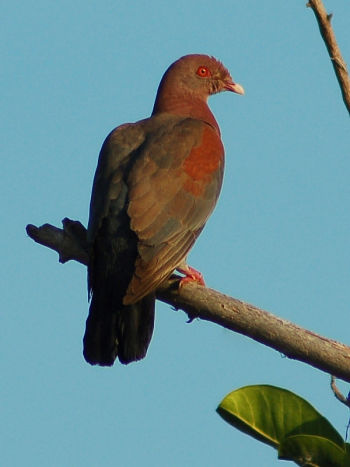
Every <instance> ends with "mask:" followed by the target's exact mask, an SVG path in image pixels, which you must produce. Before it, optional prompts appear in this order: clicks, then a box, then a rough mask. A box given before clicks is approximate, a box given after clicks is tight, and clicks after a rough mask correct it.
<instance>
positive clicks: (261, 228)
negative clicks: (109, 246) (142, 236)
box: [0, 0, 350, 467]
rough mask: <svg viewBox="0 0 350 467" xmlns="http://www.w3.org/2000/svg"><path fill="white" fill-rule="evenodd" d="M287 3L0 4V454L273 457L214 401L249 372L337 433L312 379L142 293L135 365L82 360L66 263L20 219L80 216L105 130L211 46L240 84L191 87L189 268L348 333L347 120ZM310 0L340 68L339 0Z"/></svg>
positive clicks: (345, 337) (308, 27)
mask: <svg viewBox="0 0 350 467" xmlns="http://www.w3.org/2000/svg"><path fill="white" fill-rule="evenodd" d="M305 3H306V1H298V2H296V1H289V2H281V1H279V2H276V1H264V2H261V1H258V0H249V1H240V2H238V1H233V0H230V1H228V0H227V1H220V0H219V1H217V2H212V1H211V2H209V1H202V2H196V1H194V0H178V1H176V2H166V1H165V2H164V1H159V0H158V1H153V2H152V1H148V2H142V1H137V0H134V1H117V0H114V1H112V0H101V1H99V2H87V1H82V0H76V1H74V2H72V1H66V0H62V1H60V2H57V1H51V0H45V1H42V0H38V1H36V2H33V1H26V2H20V1H18V0H13V1H11V2H3V5H2V27H1V32H0V34H1V36H2V37H1V41H0V48H1V57H2V58H1V64H2V66H1V70H0V79H1V90H2V92H1V131H2V137H1V146H2V151H1V153H2V156H1V157H2V171H1V178H2V180H1V185H0V186H1V188H0V190H1V197H0V199H1V213H2V229H1V230H2V242H1V250H2V251H1V263H2V267H1V274H2V279H1V289H2V290H1V299H2V307H1V331H0V333H1V334H0V338H1V341H0V342H1V344H0V345H1V360H0V361H1V363H0V365H1V380H2V382H1V386H0V405H1V426H0V431H1V432H2V433H0V437H1V439H2V447H1V453H0V457H2V458H3V460H2V461H1V464H2V465H4V466H29V467H30V466H36V467H37V466H53V467H56V466H57V467H60V466H72V467H80V466H84V467H85V466H87V467H95V466H105V467H112V466H131V467H133V466H139V465H143V466H145V467H146V466H185V467H187V466H191V467H192V466H195V467H197V466H198V467H199V466H256V465H259V466H260V467H271V466H273V465H279V463H281V465H283V463H282V462H280V461H278V460H277V457H276V452H275V451H274V450H273V449H272V448H270V447H267V446H265V445H262V444H260V443H258V442H256V441H255V440H253V439H251V438H249V437H248V436H246V435H244V434H242V433H240V432H238V431H236V430H234V429H233V428H231V427H230V426H229V425H227V424H226V423H225V422H224V421H222V420H221V419H220V418H219V416H218V415H217V414H216V413H215V409H216V406H217V404H218V403H219V402H220V400H221V399H222V398H223V397H224V396H225V395H226V394H227V393H228V392H230V391H231V390H233V389H236V388H238V387H241V386H245V385H248V384H259V383H268V384H274V385H277V386H282V387H285V388H288V389H290V390H292V391H295V392H297V393H298V394H300V395H301V396H303V397H305V398H307V399H308V400H309V401H310V402H311V403H312V404H313V405H314V406H315V407H316V408H317V409H319V410H320V411H321V412H322V413H323V414H324V415H325V416H326V417H328V418H329V419H330V420H331V422H332V423H333V424H334V425H335V427H336V428H337V429H338V430H339V431H340V433H341V434H342V435H344V434H345V427H346V424H347V421H348V416H349V414H348V411H347V410H346V409H344V408H343V407H341V406H340V404H339V403H338V402H337V401H336V400H335V398H334V397H333V395H332V393H331V392H330V389H329V377H328V375H326V374H324V373H322V372H320V371H318V370H315V369H313V368H311V367H309V366H307V365H305V364H302V363H299V362H295V361H291V360H288V359H287V358H283V356H282V355H280V354H279V353H277V352H276V351H274V350H271V349H270V348H267V347H264V346H262V345H261V344H258V343H256V342H254V341H252V340H250V339H248V338H246V337H243V336H241V335H238V334H235V333H231V332H229V331H226V330H224V329H222V328H220V327H218V326H216V325H214V324H210V323H205V322H201V321H199V320H196V321H194V322H193V323H191V324H186V318H187V317H186V315H185V314H184V313H183V312H181V311H178V312H175V311H173V310H171V309H170V308H169V307H168V306H166V305H164V304H162V303H158V305H157V318H156V327H155V332H154V337H153V341H152V343H151V346H150V349H149V352H148V355H147V358H146V359H145V360H143V361H141V362H139V363H136V364H131V365H129V366H126V367H125V366H122V365H120V364H119V363H116V364H115V366H114V367H112V368H96V367H91V366H89V365H88V364H87V363H85V361H84V359H83V356H82V336H83V332H84V328H85V319H86V316H87V311H88V303H87V292H86V270H85V268H84V267H83V266H81V265H79V264H77V263H72V262H71V263H68V264H66V265H61V264H59V263H58V261H57V255H56V253H54V252H52V251H51V250H49V249H47V248H44V247H41V246H39V245H37V244H35V243H34V242H33V241H32V240H30V239H29V238H28V237H27V236H26V233H25V226H26V224H28V223H34V224H36V225H41V224H43V223H45V222H49V223H51V224H53V225H58V226H59V225H60V221H61V220H62V219H63V218H64V217H66V216H68V217H70V218H72V219H78V220H80V221H82V222H83V223H84V224H86V222H87V217H88V207H89V201H90V192H91V185H92V179H93V175H94V171H95V167H96V163H97V157H98V152H99V149H100V147H101V144H102V142H103V140H104V138H105V136H106V135H107V134H108V132H109V131H110V130H111V129H112V128H113V127H115V126H117V125H119V124H121V123H124V122H132V121H136V120H139V119H141V118H145V117H147V116H148V115H149V114H150V112H151V110H152V106H153V101H154V97H155V93H156V89H157V86H158V84H159V81H160V78H161V76H162V74H163V72H164V71H165V69H166V68H167V67H168V65H169V64H170V63H172V62H173V61H174V60H175V59H177V58H179V57H180V56H182V55H185V54H187V53H206V54H210V55H214V56H215V57H217V58H219V59H220V60H222V61H223V62H224V64H225V65H226V66H227V67H228V68H229V69H230V71H231V73H232V75H233V77H234V78H235V80H236V81H237V82H239V83H241V84H242V85H243V86H244V88H245V90H246V95H245V96H244V97H242V96H237V95H233V94H231V93H223V94H222V95H219V96H214V97H212V98H211V101H210V104H211V108H212V110H213V112H214V114H215V116H216V117H217V120H218V122H219V124H220V126H221V130H222V137H223V140H224V144H225V148H226V157H227V159H226V160H227V162H226V172H225V181H224V186H223V190H222V193H221V197H220V200H219V203H218V206H217V208H216V210H215V213H214V214H213V216H212V217H211V219H210V221H209V222H208V224H207V226H206V229H205V230H204V232H203V234H202V235H201V237H200V239H199V240H198V242H197V244H196V245H195V247H194V249H193V251H192V253H191V255H190V264H191V265H192V266H194V267H196V268H198V269H199V270H201V271H202V273H203V274H204V276H205V278H206V282H207V284H208V286H210V287H213V288H215V289H218V290H220V291H222V292H224V293H227V294H229V295H232V296H234V297H236V298H240V299H243V300H245V301H247V302H250V303H252V304H255V305H256V306H259V307H262V308H265V309H267V310H269V311H271V312H272V313H274V314H276V315H279V316H281V317H283V318H286V319H289V320H291V321H293V322H296V323H297V324H299V325H301V326H304V327H306V328H308V329H311V330H313V331H315V332H318V333H320V334H323V335H326V336H328V337H332V338H334V339H337V340H340V341H342V342H344V343H349V341H350V327H349V314H350V287H349V284H350V210H349V206H350V184H349V176H350V133H349V116H348V115H347V112H346V110H345V107H344V105H343V102H342V100H341V95H340V91H339V88H338V84H337V82H336V79H335V76H334V73H333V69H332V67H331V65H330V62H329V58H328V56H327V54H326V49H325V46H324V44H323V42H322V40H321V38H320V35H319V31H318V27H317V25H316V22H315V18H314V15H313V13H312V11H311V10H308V9H307V8H306V7H305ZM326 6H327V7H328V9H329V10H330V11H333V13H334V17H333V25H334V27H335V30H336V33H337V38H338V41H339V44H340V46H341V48H342V51H343V54H344V58H345V60H347V61H348V62H350V27H349V22H350V3H349V2H348V1H346V0H342V1H337V2H335V1H331V0H329V1H327V4H326ZM340 387H341V389H342V390H343V391H344V392H347V391H348V386H347V385H346V384H342V383H340Z"/></svg>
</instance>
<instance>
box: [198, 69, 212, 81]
mask: <svg viewBox="0 0 350 467" xmlns="http://www.w3.org/2000/svg"><path fill="white" fill-rule="evenodd" d="M196 73H197V75H198V76H200V77H201V78H208V77H209V76H211V73H210V71H209V69H208V68H207V67H206V66H200V67H199V68H198V70H197V71H196Z"/></svg>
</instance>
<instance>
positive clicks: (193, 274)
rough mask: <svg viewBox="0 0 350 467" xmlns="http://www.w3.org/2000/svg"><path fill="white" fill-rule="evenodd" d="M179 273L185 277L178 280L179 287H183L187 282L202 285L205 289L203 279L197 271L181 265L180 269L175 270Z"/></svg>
mask: <svg viewBox="0 0 350 467" xmlns="http://www.w3.org/2000/svg"><path fill="white" fill-rule="evenodd" d="M176 269H177V271H179V273H181V274H184V276H185V277H183V278H182V279H181V280H180V284H179V287H183V286H184V285H185V284H187V283H188V282H193V281H194V282H198V284H200V285H203V286H204V287H205V282H204V277H203V274H202V273H201V272H199V271H197V269H194V268H192V267H191V266H188V265H187V264H186V265H181V267H178V268H176Z"/></svg>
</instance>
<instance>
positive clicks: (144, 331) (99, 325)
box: [84, 294, 155, 366]
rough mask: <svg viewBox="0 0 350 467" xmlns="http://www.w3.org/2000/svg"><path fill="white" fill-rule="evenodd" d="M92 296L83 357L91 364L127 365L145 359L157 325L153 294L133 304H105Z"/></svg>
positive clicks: (100, 299)
mask: <svg viewBox="0 0 350 467" xmlns="http://www.w3.org/2000/svg"><path fill="white" fill-rule="evenodd" d="M98 295H99V294H93V295H92V299H91V304H90V312H89V316H88V319H87V321H86V330H85V335H84V357H85V360H86V361H87V362H88V363H90V364H91V365H102V366H111V365H113V363H114V361H115V359H116V358H117V357H118V358H119V360H120V361H121V362H122V363H124V364H126V363H130V362H133V361H135V360H140V359H141V358H143V357H145V355H146V353H147V349H148V346H149V343H150V341H151V338H152V333H153V326H154V305H155V297H154V294H151V295H148V296H146V297H144V298H143V299H142V300H140V301H139V302H137V303H135V304H132V305H127V306H126V305H122V304H120V305H117V306H114V307H113V308H112V309H111V304H110V303H109V304H108V303H105V302H106V297H103V296H102V297H101V296H100V297H99V296H98Z"/></svg>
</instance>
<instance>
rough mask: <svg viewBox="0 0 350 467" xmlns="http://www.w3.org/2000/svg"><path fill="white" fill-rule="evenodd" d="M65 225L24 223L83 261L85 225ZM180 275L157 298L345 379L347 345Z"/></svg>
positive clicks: (63, 255) (64, 256) (349, 358)
mask: <svg viewBox="0 0 350 467" xmlns="http://www.w3.org/2000/svg"><path fill="white" fill-rule="evenodd" d="M63 226H64V229H63V230H61V229H58V228H57V227H53V226H52V225H50V224H45V225H43V226H42V227H39V228H38V227H35V226H33V225H28V226H27V233H28V235H29V236H30V237H31V238H32V239H33V240H35V241H36V242H38V243H40V244H42V245H45V246H47V247H49V248H51V249H53V250H55V251H57V252H58V253H59V257H60V261H61V262H65V261H68V260H76V261H79V262H80V263H82V264H85V265H86V264H87V262H88V248H87V241H86V230H85V228H84V227H83V225H82V224H80V222H77V221H72V220H70V219H67V218H66V219H64V220H63ZM178 283H179V278H178V277H176V276H172V277H171V278H170V279H169V280H168V281H166V282H165V283H164V284H163V285H162V287H160V288H159V289H158V290H157V298H158V299H159V300H162V301H163V302H165V303H168V304H169V305H172V306H173V307H175V308H176V309H182V310H184V311H185V312H186V313H187V314H188V316H189V318H190V319H191V320H192V319H194V318H200V319H203V320H206V321H211V322H213V323H216V324H219V325H220V326H223V327H225V328H227V329H230V330H232V331H236V332H239V333H241V334H244V335H245V336H248V337H251V338H252V339H254V340H256V341H258V342H261V343H262V344H265V345H268V346H269V347H272V348H273V349H275V350H277V351H279V352H282V353H283V354H284V355H286V356H287V357H289V358H292V359H295V360H300V361H302V362H305V363H308V364H309V365H312V366H314V367H316V368H318V369H320V370H323V371H325V372H327V373H330V374H332V375H335V376H337V377H338V378H341V379H343V380H345V381H348V382H350V347H347V346H346V345H344V344H341V343H339V342H336V341H334V340H331V339H327V338H325V337H322V336H320V335H318V334H315V333H313V332H311V331H308V330H306V329H303V328H301V327H299V326H297V325H295V324H293V323H291V322H290V321H287V320H284V319H281V318H278V317H277V316H274V315H272V314H271V313H268V312H267V311H264V310H261V309H259V308H257V307H255V306H253V305H250V304H248V303H244V302H242V301H240V300H237V299H235V298H231V297H228V296H227V295H223V294H221V293H219V292H217V291H215V290H212V289H208V288H206V287H202V286H200V285H197V284H196V283H189V284H187V285H185V286H184V287H181V288H179V287H178Z"/></svg>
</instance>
